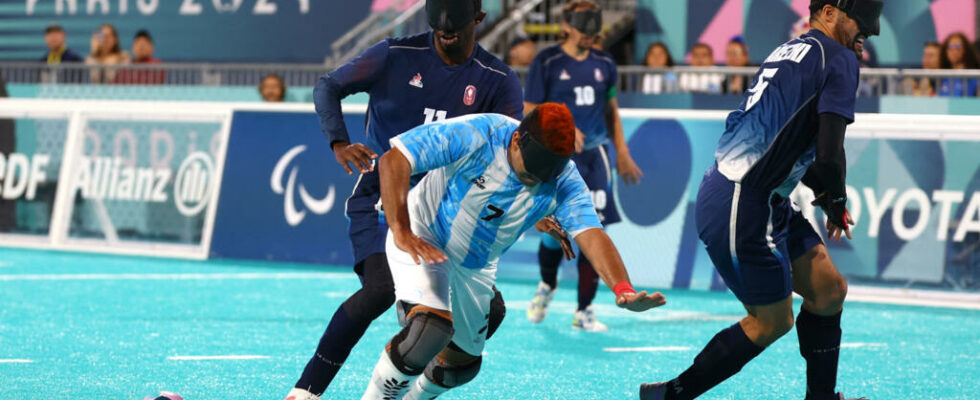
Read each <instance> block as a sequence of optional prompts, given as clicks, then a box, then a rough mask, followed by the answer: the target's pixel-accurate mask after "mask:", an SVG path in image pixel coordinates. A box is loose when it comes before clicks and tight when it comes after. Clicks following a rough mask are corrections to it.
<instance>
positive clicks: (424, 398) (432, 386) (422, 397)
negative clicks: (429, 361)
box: [405, 375, 449, 400]
mask: <svg viewBox="0 0 980 400" xmlns="http://www.w3.org/2000/svg"><path fill="white" fill-rule="evenodd" d="M448 391H449V388H447V387H444V386H442V385H439V384H436V383H434V382H432V381H430V380H429V378H428V377H426V376H425V375H422V376H421V377H419V379H418V380H417V381H415V384H414V385H412V388H411V389H410V390H409V391H408V393H407V394H406V395H405V400H430V399H434V398H436V396H439V395H440V394H443V393H446V392H448Z"/></svg>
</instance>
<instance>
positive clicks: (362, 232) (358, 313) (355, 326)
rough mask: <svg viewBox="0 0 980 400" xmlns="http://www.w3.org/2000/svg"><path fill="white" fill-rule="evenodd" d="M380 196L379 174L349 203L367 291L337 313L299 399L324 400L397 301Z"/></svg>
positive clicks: (301, 383) (366, 179)
mask: <svg viewBox="0 0 980 400" xmlns="http://www.w3.org/2000/svg"><path fill="white" fill-rule="evenodd" d="M378 193H379V192H378V176H377V173H375V172H372V173H368V174H363V175H361V177H360V179H359V180H358V183H357V185H356V186H355V187H354V193H353V194H352V195H351V197H350V198H349V199H348V200H347V204H346V208H347V213H348V218H349V219H350V225H349V232H350V237H351V242H352V244H353V247H354V255H355V260H358V261H357V263H356V265H355V267H354V271H355V272H356V273H357V274H358V278H360V280H361V289H360V290H358V291H357V292H355V293H354V294H353V295H351V297H350V298H348V299H347V300H346V301H344V303H343V304H342V305H341V306H340V307H338V308H337V311H335V312H334V314H333V317H332V318H331V319H330V323H329V324H328V325H327V329H326V331H324V333H323V336H322V337H321V338H320V342H319V343H318V345H317V348H316V352H315V353H314V354H313V357H311V358H310V360H309V362H307V363H306V367H305V368H304V369H303V373H302V375H301V376H300V378H299V380H298V381H297V382H296V384H295V385H294V388H295V389H297V390H295V391H292V392H290V395H294V394H295V395H296V398H297V399H302V398H303V396H307V397H308V396H320V395H321V394H322V393H323V392H324V391H325V390H326V389H327V387H328V386H329V385H330V382H331V381H333V378H334V377H335V376H336V375H337V372H338V371H339V370H340V367H341V366H343V363H344V361H346V360H347V357H348V356H349V355H350V352H351V349H353V348H354V345H356V344H357V342H358V341H359V340H360V339H361V337H362V336H363V335H364V332H365V331H366V330H367V328H368V326H369V325H370V324H371V321H373V320H374V319H375V318H377V317H378V316H380V315H381V314H383V313H384V312H385V311H387V310H388V308H390V307H391V305H392V304H393V303H394V301H395V286H394V283H393V281H392V279H391V271H390V269H389V268H388V259H387V258H386V257H385V254H384V238H385V235H386V232H387V228H386V226H385V225H384V224H383V222H382V221H381V220H379V216H378V211H377V209H376V208H375V204H377V202H378ZM304 392H306V393H304ZM287 397H288V396H287Z"/></svg>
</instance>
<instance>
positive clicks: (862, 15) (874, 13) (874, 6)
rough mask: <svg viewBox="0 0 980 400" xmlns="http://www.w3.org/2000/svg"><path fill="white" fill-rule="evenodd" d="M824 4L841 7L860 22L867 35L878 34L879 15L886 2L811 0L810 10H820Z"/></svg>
mask: <svg viewBox="0 0 980 400" xmlns="http://www.w3.org/2000/svg"><path fill="white" fill-rule="evenodd" d="M824 4H830V5H832V6H834V7H837V8H839V9H841V11H844V13H846V14H847V16H848V17H851V19H853V20H854V21H855V22H857V24H858V29H860V30H861V34H863V35H864V36H865V37H871V36H875V35H878V34H879V33H880V32H881V25H879V23H878V17H880V16H881V10H882V8H884V7H885V4H884V3H882V2H881V0H810V12H811V13H812V12H814V11H815V10H819V9H820V8H822V7H823V6H824Z"/></svg>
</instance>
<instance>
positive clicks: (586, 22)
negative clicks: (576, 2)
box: [563, 10, 602, 36]
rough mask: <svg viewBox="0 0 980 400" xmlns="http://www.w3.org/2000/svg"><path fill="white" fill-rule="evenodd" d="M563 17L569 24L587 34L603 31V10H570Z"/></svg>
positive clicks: (593, 34) (592, 34)
mask: <svg viewBox="0 0 980 400" xmlns="http://www.w3.org/2000/svg"><path fill="white" fill-rule="evenodd" d="M563 17H564V19H565V22H567V23H568V25H571V26H572V28H575V29H578V31H579V32H582V33H584V34H586V35H589V36H595V35H598V34H599V32H602V10H584V11H568V12H566V13H565V15H563Z"/></svg>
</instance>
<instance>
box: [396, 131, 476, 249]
mask: <svg viewBox="0 0 980 400" xmlns="http://www.w3.org/2000/svg"><path fill="white" fill-rule="evenodd" d="M478 118H480V116H471V117H468V119H467V120H462V119H454V120H449V121H439V122H433V123H430V124H426V125H420V126H417V127H415V128H412V129H410V130H408V131H407V132H405V133H402V134H401V135H398V136H395V137H393V138H391V139H390V140H389V143H390V144H391V150H388V152H386V153H385V154H384V155H383V156H381V159H380V160H378V164H379V168H378V173H379V175H380V180H381V204H383V205H384V210H385V220H387V221H388V228H389V229H390V230H391V234H392V236H394V239H395V245H396V246H398V248H400V249H402V250H404V251H405V252H407V253H409V254H411V255H412V258H413V259H415V262H416V263H421V261H422V260H424V261H425V262H426V263H428V264H436V263H441V262H443V261H446V256H445V255H444V254H443V253H442V252H441V251H439V250H437V249H436V248H435V247H433V246H432V245H431V244H429V243H428V242H426V241H425V240H423V239H422V238H420V237H418V236H417V235H415V234H414V233H412V225H411V220H410V219H409V214H408V191H409V187H410V182H411V177H412V175H415V174H419V173H422V172H426V171H429V170H433V169H436V168H440V167H443V166H446V165H449V164H451V163H454V162H456V161H459V160H460V159H462V158H464V157H466V155H468V154H470V153H472V152H473V151H474V150H475V149H476V148H478V147H479V146H481V145H482V144H484V143H485V142H486V136H485V135H480V133H479V132H476V131H475V129H473V127H474V126H480V127H483V126H485V124H481V123H480V122H479V121H477V119H478Z"/></svg>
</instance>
